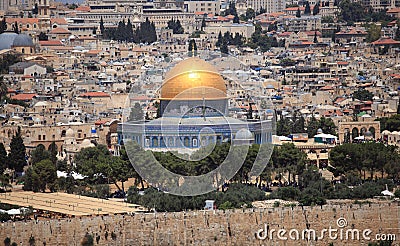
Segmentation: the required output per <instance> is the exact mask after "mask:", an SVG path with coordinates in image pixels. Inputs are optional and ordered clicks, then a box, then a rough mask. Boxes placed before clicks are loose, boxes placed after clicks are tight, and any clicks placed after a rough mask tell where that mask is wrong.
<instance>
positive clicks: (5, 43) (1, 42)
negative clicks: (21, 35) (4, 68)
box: [0, 32, 18, 50]
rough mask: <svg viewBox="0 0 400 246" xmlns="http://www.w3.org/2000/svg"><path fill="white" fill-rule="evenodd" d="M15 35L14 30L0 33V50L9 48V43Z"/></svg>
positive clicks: (10, 43)
mask: <svg viewBox="0 0 400 246" xmlns="http://www.w3.org/2000/svg"><path fill="white" fill-rule="evenodd" d="M17 36H18V34H16V33H15V32H4V33H2V34H0V50H5V49H11V45H12V44H13V42H14V39H15V37H17Z"/></svg>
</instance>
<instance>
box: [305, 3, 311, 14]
mask: <svg viewBox="0 0 400 246" xmlns="http://www.w3.org/2000/svg"><path fill="white" fill-rule="evenodd" d="M304 14H305V15H310V14H311V8H310V3H309V2H308V1H307V2H306V6H305V8H304Z"/></svg>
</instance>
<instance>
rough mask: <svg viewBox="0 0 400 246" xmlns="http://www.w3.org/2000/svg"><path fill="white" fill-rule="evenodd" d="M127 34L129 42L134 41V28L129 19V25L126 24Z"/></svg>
mask: <svg viewBox="0 0 400 246" xmlns="http://www.w3.org/2000/svg"><path fill="white" fill-rule="evenodd" d="M126 32H127V41H129V42H132V40H133V27H132V23H131V20H130V19H128V23H127V24H126Z"/></svg>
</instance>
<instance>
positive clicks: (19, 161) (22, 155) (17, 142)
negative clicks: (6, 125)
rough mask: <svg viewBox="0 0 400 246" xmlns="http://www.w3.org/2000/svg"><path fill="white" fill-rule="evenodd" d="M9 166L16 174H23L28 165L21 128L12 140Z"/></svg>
mask: <svg viewBox="0 0 400 246" xmlns="http://www.w3.org/2000/svg"><path fill="white" fill-rule="evenodd" d="M8 164H9V168H10V169H13V170H15V171H16V172H22V171H23V168H24V166H25V165H26V148H25V145H24V141H23V140H22V137H21V128H20V127H18V130H17V133H16V134H15V136H13V138H12V139H11V143H10V153H9V155H8Z"/></svg>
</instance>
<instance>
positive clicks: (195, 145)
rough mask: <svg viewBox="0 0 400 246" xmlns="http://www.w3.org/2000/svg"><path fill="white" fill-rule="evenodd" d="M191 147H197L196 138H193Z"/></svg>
mask: <svg viewBox="0 0 400 246" xmlns="http://www.w3.org/2000/svg"><path fill="white" fill-rule="evenodd" d="M192 142H193V147H197V138H193V141H192Z"/></svg>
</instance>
